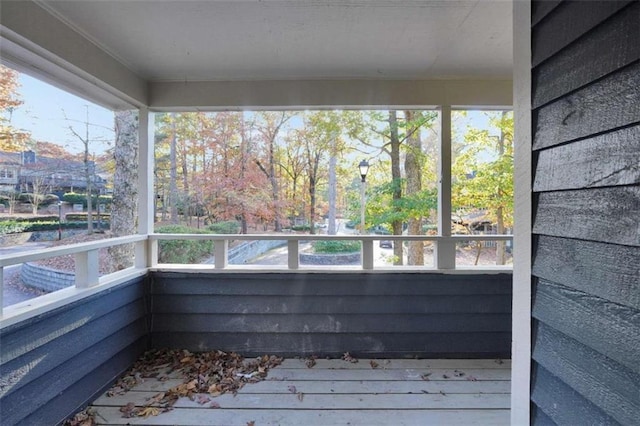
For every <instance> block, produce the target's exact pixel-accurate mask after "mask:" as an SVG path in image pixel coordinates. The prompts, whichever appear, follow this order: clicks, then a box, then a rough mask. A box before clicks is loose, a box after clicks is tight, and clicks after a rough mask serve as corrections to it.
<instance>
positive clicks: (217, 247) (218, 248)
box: [213, 240, 229, 269]
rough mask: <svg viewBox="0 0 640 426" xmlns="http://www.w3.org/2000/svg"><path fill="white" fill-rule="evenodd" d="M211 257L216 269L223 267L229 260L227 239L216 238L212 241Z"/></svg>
mask: <svg viewBox="0 0 640 426" xmlns="http://www.w3.org/2000/svg"><path fill="white" fill-rule="evenodd" d="M213 244H214V246H213V257H214V258H215V267H216V269H224V268H226V267H227V264H228V262H229V257H228V254H229V240H216V241H214V242H213Z"/></svg>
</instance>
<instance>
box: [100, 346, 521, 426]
mask: <svg viewBox="0 0 640 426" xmlns="http://www.w3.org/2000/svg"><path fill="white" fill-rule="evenodd" d="M304 361H305V360H302V359H287V360H285V361H284V362H283V363H282V365H281V366H279V367H276V368H273V369H271V370H269V373H268V376H267V379H266V380H264V381H261V382H259V383H255V384H247V385H245V386H244V387H243V388H242V389H240V391H239V392H238V394H237V395H236V396H233V395H231V394H225V395H220V396H218V397H215V398H213V397H211V398H210V401H211V402H215V404H214V405H215V406H216V407H219V408H212V407H211V403H210V402H209V401H208V400H207V402H206V403H204V404H199V403H198V402H197V401H192V400H190V399H188V398H181V399H180V400H178V401H177V402H176V404H175V405H174V407H173V409H172V410H171V411H169V412H166V413H162V414H160V415H158V416H150V417H148V418H142V417H135V418H123V417H122V412H121V411H120V408H121V407H123V406H125V405H126V404H128V403H133V404H135V405H136V406H143V405H144V404H145V402H146V401H148V400H149V399H150V398H151V397H153V396H154V395H156V394H157V393H158V392H162V391H166V390H168V389H170V388H171V387H173V386H177V385H179V384H181V383H183V380H179V379H175V378H172V379H170V380H166V381H164V382H161V381H159V380H157V379H145V380H144V382H142V383H139V384H137V385H136V386H135V387H134V388H133V389H132V390H131V391H129V392H127V393H125V394H123V395H118V396H114V397H107V396H106V394H105V395H102V396H101V397H99V398H98V399H97V400H96V401H94V403H93V408H94V410H95V411H96V412H97V416H96V421H97V424H99V425H124V424H131V425H179V426H189V425H192V426H198V425H208V426H216V425H229V426H231V425H240V426H247V424H251V422H255V423H254V424H255V425H256V426H262V425H283V426H286V425H301V424H304V425H309V426H316V425H317V426H319V425H323V426H327V425H329V426H330V425H368V426H369V425H389V424H393V425H443V424H446V425H507V424H508V423H509V403H510V401H509V400H510V395H509V391H510V389H509V387H510V381H509V380H510V362H508V361H507V360H505V361H504V362H503V361H496V360H388V361H385V360H375V363H374V365H375V367H376V368H373V367H372V364H371V362H370V360H364V359H363V360H359V362H358V363H349V362H346V361H342V360H324V359H323V360H316V364H315V365H314V366H313V368H308V367H307V365H306V364H305V362H304ZM201 402H202V401H201Z"/></svg>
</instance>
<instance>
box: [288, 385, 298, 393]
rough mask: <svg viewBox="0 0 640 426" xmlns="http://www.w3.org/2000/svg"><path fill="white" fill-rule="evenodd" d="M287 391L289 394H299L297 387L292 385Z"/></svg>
mask: <svg viewBox="0 0 640 426" xmlns="http://www.w3.org/2000/svg"><path fill="white" fill-rule="evenodd" d="M287 390H288V391H289V392H291V393H296V392H298V390H297V389H296V387H295V386H293V385H292V386H289V387H288V388H287Z"/></svg>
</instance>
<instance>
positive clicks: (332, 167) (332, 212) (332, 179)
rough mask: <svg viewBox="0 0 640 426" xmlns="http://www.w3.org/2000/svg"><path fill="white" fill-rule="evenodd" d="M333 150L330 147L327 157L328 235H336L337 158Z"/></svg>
mask: <svg viewBox="0 0 640 426" xmlns="http://www.w3.org/2000/svg"><path fill="white" fill-rule="evenodd" d="M334 144H335V143H334ZM334 151H335V150H334V149H332V152H331V157H329V229H327V234H329V235H336V162H337V161H338V159H337V158H336V155H335V152H334Z"/></svg>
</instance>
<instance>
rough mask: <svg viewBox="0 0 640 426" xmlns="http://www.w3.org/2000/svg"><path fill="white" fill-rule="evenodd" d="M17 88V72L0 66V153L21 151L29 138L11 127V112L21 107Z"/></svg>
mask: <svg viewBox="0 0 640 426" xmlns="http://www.w3.org/2000/svg"><path fill="white" fill-rule="evenodd" d="M18 87H19V82H18V72H17V71H14V70H12V69H11V68H7V67H5V66H4V65H0V151H8V152H17V151H21V150H22V149H23V148H24V144H25V142H26V141H27V140H28V139H29V136H30V134H29V132H26V131H24V130H19V129H16V128H15V127H13V126H12V125H11V116H12V114H13V111H14V110H15V109H16V108H18V107H19V106H20V105H22V100H21V99H20V98H19V96H18Z"/></svg>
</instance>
